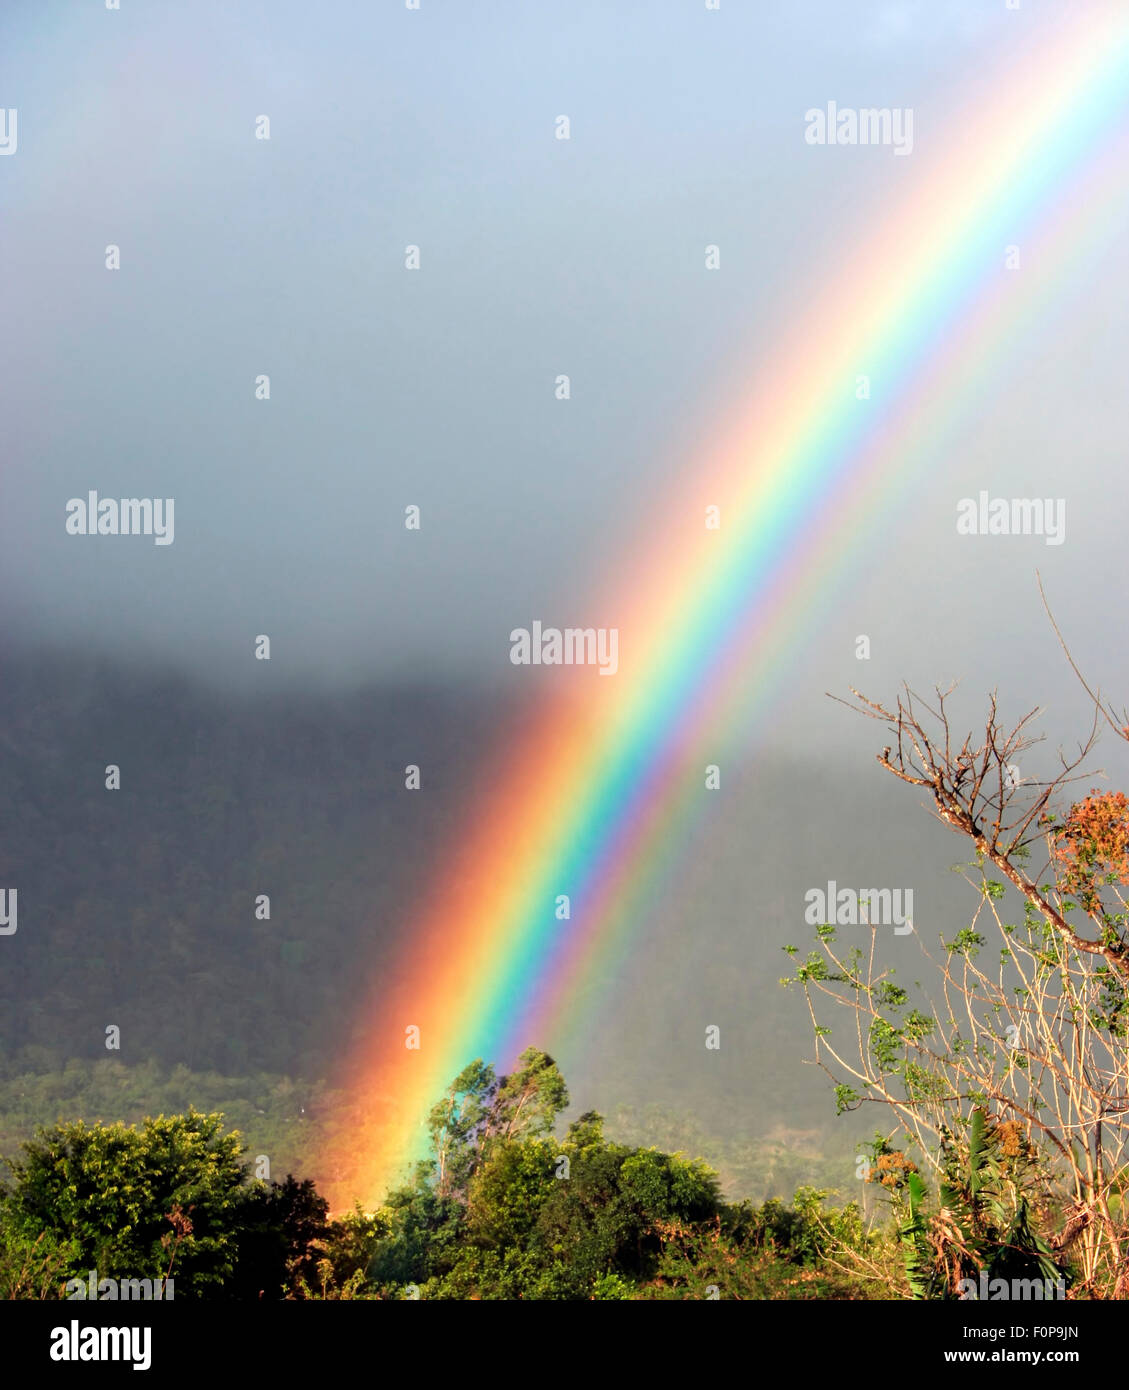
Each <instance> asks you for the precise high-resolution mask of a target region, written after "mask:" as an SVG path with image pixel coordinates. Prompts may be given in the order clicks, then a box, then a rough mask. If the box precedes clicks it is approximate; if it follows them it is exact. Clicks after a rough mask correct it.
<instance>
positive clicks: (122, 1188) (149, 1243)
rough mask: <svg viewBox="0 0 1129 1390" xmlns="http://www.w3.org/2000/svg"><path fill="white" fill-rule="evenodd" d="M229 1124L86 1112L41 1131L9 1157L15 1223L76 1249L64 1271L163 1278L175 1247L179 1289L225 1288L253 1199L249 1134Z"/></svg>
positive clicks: (67, 1274)
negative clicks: (111, 1118)
mask: <svg viewBox="0 0 1129 1390" xmlns="http://www.w3.org/2000/svg"><path fill="white" fill-rule="evenodd" d="M222 1120H223V1117H222V1116H221V1115H218V1114H211V1115H202V1114H200V1113H198V1112H197V1111H195V1110H190V1111H189V1112H188V1113H187V1114H186V1115H176V1116H172V1117H169V1118H166V1117H164V1116H159V1117H158V1118H157V1119H150V1120H146V1122H145V1124H144V1126H143V1127H142V1128H141V1129H133V1128H127V1127H126V1126H125V1125H93V1126H89V1127H88V1126H87V1125H85V1124H84V1123H83V1122H82V1121H81V1120H80V1121H77V1122H75V1123H71V1124H63V1125H58V1126H56V1127H55V1128H53V1129H50V1130H40V1131H39V1134H38V1136H37V1137H36V1138H35V1139H34V1140H32V1141H31V1142H29V1143H27V1144H25V1145H24V1154H25V1156H24V1157H23V1158H22V1159H17V1160H14V1161H12V1162H11V1164H10V1167H11V1169H12V1173H13V1185H12V1188H11V1190H10V1191H9V1192H7V1193H6V1194H5V1197H4V1202H3V1217H4V1223H5V1225H6V1226H7V1227H8V1228H9V1229H10V1230H11V1231H12V1232H13V1233H14V1234H15V1235H16V1236H17V1237H19V1238H21V1239H23V1240H24V1241H25V1242H34V1241H36V1240H37V1239H38V1238H39V1237H40V1236H41V1235H42V1234H43V1233H46V1234H47V1237H48V1239H49V1240H50V1241H51V1242H54V1243H56V1244H57V1246H58V1248H59V1249H63V1248H66V1249H68V1250H69V1251H70V1252H71V1254H70V1257H69V1259H68V1263H67V1267H66V1269H65V1271H64V1272H63V1278H64V1279H69V1278H72V1277H79V1278H82V1279H84V1280H85V1279H86V1276H87V1272H88V1271H89V1270H92V1269H94V1270H97V1272H98V1277H99V1279H104V1278H105V1279H154V1280H155V1279H162V1278H164V1277H165V1276H166V1274H167V1273H168V1270H169V1256H170V1250H171V1249H172V1248H175V1250H176V1267H175V1269H174V1271H173V1275H174V1278H175V1288H176V1292H177V1293H178V1294H180V1295H187V1296H189V1297H207V1296H209V1295H214V1294H217V1293H219V1292H220V1291H221V1289H222V1287H223V1285H224V1283H225V1282H226V1281H227V1280H228V1279H229V1278H230V1277H231V1275H232V1272H233V1270H234V1269H235V1266H236V1262H237V1259H238V1238H239V1234H240V1230H241V1224H242V1222H241V1218H242V1213H243V1206H244V1201H245V1195H246V1192H245V1180H246V1169H245V1167H244V1166H243V1165H242V1164H241V1163H240V1161H239V1155H240V1152H241V1146H240V1139H239V1135H238V1134H237V1133H234V1132H233V1133H231V1134H224V1132H223V1123H222ZM185 1220H187V1226H188V1229H185V1226H184V1222H185ZM178 1227H179V1228H180V1229H179V1231H178Z"/></svg>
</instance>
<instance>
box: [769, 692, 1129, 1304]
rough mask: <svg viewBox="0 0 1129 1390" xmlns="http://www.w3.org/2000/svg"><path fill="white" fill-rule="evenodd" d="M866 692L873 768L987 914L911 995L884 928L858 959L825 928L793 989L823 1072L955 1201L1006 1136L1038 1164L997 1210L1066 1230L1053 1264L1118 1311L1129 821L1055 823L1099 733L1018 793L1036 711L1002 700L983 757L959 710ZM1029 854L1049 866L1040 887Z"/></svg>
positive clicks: (1083, 805) (1109, 814) (1066, 817)
mask: <svg viewBox="0 0 1129 1390" xmlns="http://www.w3.org/2000/svg"><path fill="white" fill-rule="evenodd" d="M854 693H855V696H856V699H857V701H858V704H857V706H854V708H858V709H859V710H861V712H862V713H864V714H865V715H867V716H868V717H870V718H873V719H877V720H880V721H882V722H883V723H884V724H885V725H886V727H887V729H888V730H889V733H890V735H891V736H892V738H891V741H890V742H889V743H888V744H887V745H886V746H885V747H884V748H883V750H882V752H881V754H880V755H879V757H878V761H879V763H880V765H881V766H882V767H884V768H885V769H886V770H887V771H888V772H889V773H891V774H892V775H893V776H895V777H897V778H898V779H899V780H900V781H902V782H904V783H906V784H908V785H910V786H915V787H920V788H922V789H923V790H925V791H926V792H927V793H928V796H929V798H930V801H931V805H932V810H933V813H934V815H935V816H936V817H937V818H938V819H939V820H940V821H941V822H942V823H943V824H945V825H946V826H948V827H949V829H950V830H953V831H955V832H956V833H957V834H960V835H963V836H965V837H966V838H967V839H968V840H969V841H970V842H971V844H972V848H973V854H974V857H973V859H972V861H971V862H970V863H968V864H965V865H961V866H958V868H959V869H960V871H961V872H962V874H963V876H964V877H965V879H966V881H967V882H968V883H969V884H970V885H971V887H972V888H973V890H974V891H975V893H976V895H977V898H978V905H977V907H976V910H975V912H974V914H973V917H972V920H971V922H970V924H969V925H968V926H967V927H965V928H963V929H961V930H960V931H958V932H956V933H955V934H954V935H953V937H952V939H951V940H947V941H946V940H945V939H944V936H943V935H942V936H941V937H940V942H939V944H940V950H939V952H937V953H934V952H931V951H930V950H929V948H928V947H927V946H926V944H925V942H924V941H923V940H922V939H921V938H920V937H917V945H918V946H919V948H920V950H921V952H922V954H923V955H924V957H925V959H926V960H927V961H928V962H929V963H930V965H931V966H932V968H933V974H932V976H931V978H930V981H929V984H928V985H927V986H925V987H918V988H916V989H915V990H914V992H913V993H911V991H910V990H909V989H907V988H906V987H904V986H903V985H902V984H900V983H899V982H898V981H897V979H896V978H895V971H894V970H893V969H892V968H891V967H890V965H889V963H888V959H887V956H886V948H885V942H884V940H883V938H882V937H881V936H880V934H879V933H880V931H881V928H880V927H879V926H878V925H877V924H873V925H871V926H870V929H869V938H870V939H869V942H868V943H866V944H865V945H864V946H858V945H847V946H845V947H844V946H841V945H840V944H839V941H838V934H837V928H836V927H835V925H833V924H831V923H827V924H824V925H821V926H819V927H818V928H817V947H816V949H815V950H813V951H810V952H809V953H808V955H807V957H806V959H805V960H804V961H803V963H802V964H800V965H799V967H798V969H797V972H796V974H795V976H793V977H792V978H791V979H789V980H786V981H785V982H784V983H786V984H792V985H799V986H801V987H802V988H803V990H804V992H805V995H806V996H807V1001H808V1008H809V1013H810V1016H811V1019H812V1024H813V1028H814V1032H815V1048H816V1056H815V1061H816V1063H817V1064H818V1065H819V1066H821V1067H822V1068H823V1070H824V1071H825V1072H826V1073H827V1074H828V1076H829V1078H830V1079H831V1081H832V1083H833V1084H834V1086H835V1092H836V1098H837V1102H838V1108H839V1109H840V1111H842V1110H851V1109H856V1108H857V1107H858V1106H860V1105H862V1104H867V1103H870V1104H878V1105H880V1106H882V1107H885V1108H886V1109H887V1110H888V1111H890V1112H891V1118H892V1120H893V1121H894V1124H895V1128H896V1129H897V1130H900V1131H901V1132H902V1133H903V1134H904V1136H905V1139H906V1142H907V1143H908V1144H910V1146H911V1147H913V1148H914V1149H915V1150H916V1152H917V1153H918V1154H919V1155H920V1157H921V1159H922V1161H923V1162H924V1164H925V1166H926V1169H927V1170H931V1172H932V1174H933V1176H934V1178H935V1180H936V1181H937V1183H938V1184H939V1185H940V1184H945V1185H946V1188H947V1190H948V1191H950V1192H951V1191H953V1190H954V1187H953V1182H952V1173H953V1165H954V1163H956V1164H957V1166H958V1167H959V1166H961V1165H962V1164H963V1165H964V1166H965V1167H967V1165H968V1162H969V1157H970V1152H971V1150H972V1149H973V1148H974V1147H975V1146H974V1143H973V1135H974V1134H975V1132H976V1130H975V1127H976V1125H977V1123H987V1124H989V1125H990V1127H991V1131H992V1133H993V1134H1000V1135H1005V1136H1006V1137H1007V1143H1008V1144H1009V1145H1010V1146H1012V1147H1013V1148H1014V1154H1013V1155H1012V1157H1018V1156H1019V1155H1021V1154H1022V1155H1026V1154H1028V1153H1032V1154H1035V1153H1037V1154H1039V1155H1041V1156H1042V1161H1040V1162H1039V1163H1036V1164H1026V1163H1024V1164H1022V1165H1020V1164H1013V1165H1012V1168H1011V1169H1010V1170H1006V1169H1003V1170H1001V1173H1000V1174H999V1175H998V1176H999V1181H1000V1182H1001V1183H1002V1184H1003V1186H1004V1188H1005V1189H1006V1191H1001V1193H1000V1201H1001V1202H1003V1203H1005V1204H1007V1205H1009V1207H1010V1210H1011V1212H1012V1214H1013V1216H1014V1217H1015V1219H1016V1220H1018V1221H1019V1222H1020V1224H1021V1225H1022V1224H1023V1223H1024V1222H1026V1221H1027V1220H1028V1218H1029V1217H1031V1218H1033V1219H1034V1218H1037V1219H1039V1220H1041V1221H1042V1223H1043V1224H1044V1225H1046V1226H1047V1227H1048V1228H1049V1227H1051V1226H1053V1227H1054V1228H1055V1229H1054V1230H1053V1231H1052V1232H1051V1245H1052V1246H1053V1247H1054V1249H1055V1250H1056V1252H1058V1254H1059V1256H1060V1258H1061V1259H1066V1258H1070V1259H1074V1260H1076V1261H1077V1263H1078V1265H1079V1267H1080V1273H1081V1286H1082V1288H1083V1289H1085V1290H1086V1291H1088V1292H1091V1293H1096V1292H1099V1291H1101V1292H1106V1293H1112V1294H1113V1295H1114V1296H1117V1295H1118V1294H1119V1293H1121V1292H1123V1291H1125V1289H1126V1288H1127V1287H1129V1279H1127V1274H1126V1263H1125V1253H1126V1251H1129V1228H1127V1225H1126V1220H1125V1215H1124V1212H1123V1210H1122V1197H1121V1194H1122V1191H1123V1189H1124V1187H1125V1184H1126V1177H1127V1161H1129V1132H1127V1130H1126V1126H1125V1117H1126V1114H1127V1113H1129V1095H1127V1077H1129V1052H1127V1042H1129V998H1127V984H1129V913H1127V912H1126V900H1125V897H1124V895H1123V892H1122V888H1123V887H1124V885H1125V884H1126V883H1127V882H1129V855H1127V853H1126V851H1127V849H1129V803H1126V801H1125V798H1123V797H1120V796H1118V795H1116V794H1114V795H1112V796H1111V795H1110V794H1108V793H1107V794H1098V793H1094V794H1092V795H1091V796H1090V797H1088V798H1086V799H1085V800H1083V801H1081V802H1075V803H1073V804H1071V805H1069V806H1068V808H1067V809H1066V810H1065V814H1063V808H1062V806H1061V802H1062V801H1063V800H1064V799H1066V798H1064V792H1065V790H1066V788H1067V787H1068V786H1069V785H1070V784H1072V783H1074V782H1076V781H1077V780H1078V779H1079V777H1080V776H1081V775H1082V774H1081V772H1080V769H1081V767H1082V764H1083V762H1084V760H1085V759H1086V758H1087V756H1088V755H1089V753H1090V752H1091V750H1092V748H1093V745H1094V741H1095V737H1096V733H1097V722H1096V720H1095V725H1094V728H1093V729H1092V730H1091V732H1090V735H1089V737H1088V738H1087V740H1086V741H1085V742H1084V743H1083V744H1082V746H1081V747H1080V749H1079V751H1078V753H1077V755H1075V756H1073V757H1070V758H1067V757H1065V756H1064V755H1062V754H1060V755H1059V762H1058V767H1057V769H1055V770H1053V772H1052V773H1051V775H1049V776H1047V777H1046V778H1045V779H1043V780H1040V779H1038V778H1036V777H1031V776H1021V775H1019V759H1020V758H1021V757H1022V756H1023V755H1024V754H1026V753H1027V752H1028V750H1030V749H1031V748H1032V746H1033V745H1034V743H1035V742H1036V741H1037V740H1035V739H1034V738H1032V737H1031V736H1030V735H1029V733H1028V728H1029V725H1030V724H1031V721H1032V720H1033V718H1034V715H1035V713H1036V712H1034V711H1033V712H1032V713H1031V714H1028V715H1027V716H1025V717H1024V718H1023V719H1021V720H1020V721H1019V722H1018V723H1017V724H1016V725H1015V726H1014V727H1013V728H1012V729H1010V730H1005V729H1004V728H1003V727H1002V725H1001V724H1000V722H999V719H998V714H997V704H996V699H995V696H993V697H992V698H991V701H990V705H989V711H988V716H987V719H986V721H985V726H984V733H983V735H982V737H980V738H979V740H978V742H976V743H975V745H974V743H973V740H972V737H971V735H969V736H967V737H965V738H964V739H963V740H960V741H958V740H957V739H956V738H954V736H953V729H952V724H951V720H950V717H949V712H948V696H949V694H950V693H951V692H941V691H938V692H937V700H936V707H935V708H933V707H931V706H930V705H929V704H927V703H926V702H924V701H922V700H920V699H919V698H918V697H916V696H915V695H914V694H913V693H912V692H911V691H909V690H908V689H906V690H905V691H904V692H903V694H902V695H900V696H899V697H898V699H897V702H896V704H895V706H894V708H892V709H890V708H887V707H885V706H883V705H881V704H878V703H875V702H874V701H871V700H868V699H866V698H865V697H863V696H861V695H859V694H858V692H854ZM1036 849H1041V851H1042V855H1043V856H1044V857H1043V861H1042V867H1041V868H1038V869H1035V870H1033V869H1032V867H1031V859H1032V854H1033V852H1034V851H1035V850H1036ZM992 869H995V870H996V871H997V873H998V875H999V877H995V876H993V875H992V873H991V870H992ZM990 941H994V942H995V945H996V950H995V951H994V952H993V951H990V950H989V943H990ZM785 949H786V950H788V951H789V953H790V954H791V955H793V956H796V955H797V951H796V948H795V947H786V948H785ZM827 1001H830V1002H831V1003H832V1004H834V1005H835V1006H837V1007H838V1008H840V1009H843V1010H845V1012H846V1015H847V1018H848V1019H849V1027H848V1029H847V1030H846V1033H845V1035H844V1038H843V1040H840V1038H839V1035H838V1034H836V1033H833V1031H832V1029H831V1028H830V1027H829V1026H827V1025H826V1024H825V1022H824V1021H823V1014H822V1012H821V1008H820V1006H821V1004H822V1003H823V1002H827ZM977 1115H981V1116H982V1121H977V1118H976V1117H977ZM1020 1168H1022V1175H1021V1174H1020ZM921 1182H922V1179H920V1178H919V1179H917V1183H918V1184H920V1183H921ZM918 1214H919V1215H920V1213H918ZM943 1216H944V1212H943V1211H942V1213H941V1214H940V1215H939V1216H938V1218H935V1219H938V1220H940V1219H943ZM1005 1224H1006V1223H1005ZM1000 1238H1001V1239H1004V1236H1003V1235H1002V1234H1001V1237H1000ZM950 1244H951V1243H950ZM1032 1248H1033V1249H1036V1248H1037V1247H1034V1246H1033V1247H1032ZM978 1249H979V1251H980V1257H983V1258H987V1254H986V1248H985V1246H984V1245H983V1243H981V1245H980V1246H979V1247H978ZM1039 1253H1040V1254H1041V1253H1042V1252H1039Z"/></svg>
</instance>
